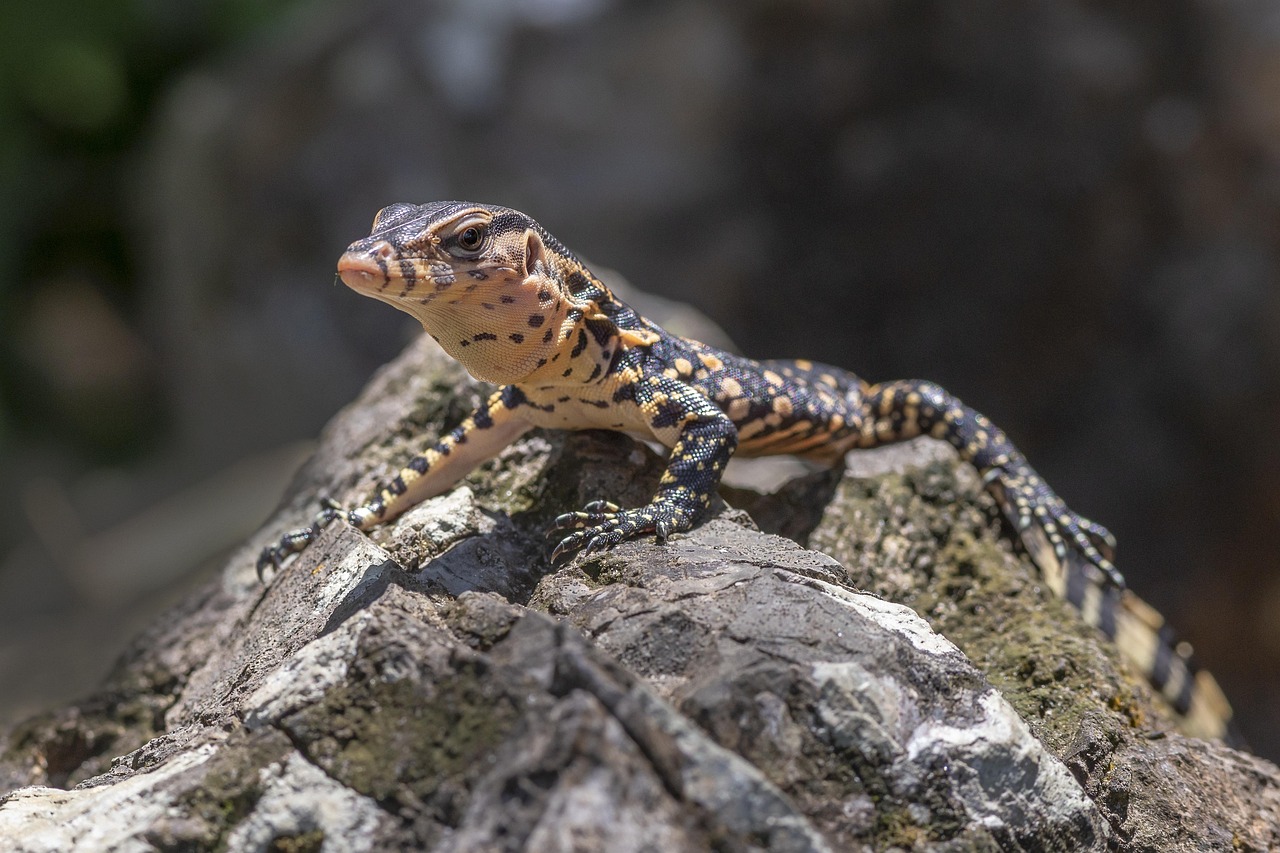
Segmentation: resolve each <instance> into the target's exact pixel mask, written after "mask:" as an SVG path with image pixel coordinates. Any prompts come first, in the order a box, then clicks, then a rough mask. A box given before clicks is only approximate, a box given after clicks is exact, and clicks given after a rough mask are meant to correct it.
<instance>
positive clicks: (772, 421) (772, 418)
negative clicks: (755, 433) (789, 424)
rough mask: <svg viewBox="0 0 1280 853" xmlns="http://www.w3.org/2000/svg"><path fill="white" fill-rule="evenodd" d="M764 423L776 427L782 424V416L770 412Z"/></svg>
mask: <svg viewBox="0 0 1280 853" xmlns="http://www.w3.org/2000/svg"><path fill="white" fill-rule="evenodd" d="M764 422H765V425H766V426H771V427H776V426H777V425H778V424H780V423H782V415H780V414H778V413H777V412H770V413H769V414H767V415H765V416H764Z"/></svg>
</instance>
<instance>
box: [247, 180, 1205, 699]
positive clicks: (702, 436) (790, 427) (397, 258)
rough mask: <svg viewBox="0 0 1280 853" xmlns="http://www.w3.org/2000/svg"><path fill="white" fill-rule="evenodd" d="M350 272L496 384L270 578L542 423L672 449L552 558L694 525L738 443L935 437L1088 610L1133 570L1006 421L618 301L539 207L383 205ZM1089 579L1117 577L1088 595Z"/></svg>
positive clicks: (837, 444)
mask: <svg viewBox="0 0 1280 853" xmlns="http://www.w3.org/2000/svg"><path fill="white" fill-rule="evenodd" d="M338 268H339V274H340V276H341V277H342V279H343V281H344V282H345V283H346V284H347V285H348V286H350V287H352V288H353V289H355V290H357V291H359V292H361V293H363V294H365V295H367V296H371V297H374V298H376V299H380V300H382V301H385V302H388V303H390V304H392V305H394V306H395V307H397V308H399V309H401V310H403V311H406V312H408V313H410V314H413V315H414V317H416V318H417V319H418V320H419V321H420V322H421V323H422V325H423V327H424V329H425V330H426V331H427V333H428V334H430V335H431V336H432V337H433V338H434V339H435V340H436V341H437V342H438V343H439V344H440V345H441V346H442V347H443V348H444V349H445V350H446V351H447V352H448V353H449V354H450V355H451V356H453V357H454V358H456V359H457V360H458V361H460V362H461V363H462V364H463V366H464V367H466V368H467V369H468V371H470V372H471V373H472V375H474V376H475V377H476V378H478V379H482V380H485V381H490V382H494V383H496V384H498V385H500V386H501V387H500V389H499V390H498V391H497V392H496V393H495V394H494V395H493V396H492V397H491V398H490V399H489V400H488V401H487V403H486V404H485V405H483V406H482V407H481V408H480V409H479V410H478V411H477V412H476V413H475V414H473V415H472V416H471V417H470V418H468V419H467V420H466V421H464V422H463V423H462V424H461V425H460V426H459V427H458V428H457V429H455V430H453V431H452V432H451V433H450V434H449V435H446V436H445V437H443V438H442V439H440V441H439V442H437V443H436V444H435V445H434V446H433V447H431V448H429V449H427V450H426V451H424V452H423V453H422V454H421V455H419V456H417V457H415V458H414V459H412V460H411V461H410V462H409V463H408V465H407V466H406V467H405V468H403V469H402V470H401V471H400V473H399V474H398V475H397V476H396V477H394V478H393V479H392V480H391V481H390V482H389V483H387V484H385V485H383V486H382V487H381V488H380V489H379V490H378V491H377V492H376V493H375V495H374V497H373V498H372V499H371V500H370V501H369V502H368V503H366V504H364V505H363V506H359V507H356V508H354V509H350V510H344V509H342V508H340V507H338V506H336V505H334V504H332V503H330V502H325V503H324V504H323V509H322V510H321V512H320V514H319V515H317V516H316V519H315V521H314V523H313V524H312V525H311V526H310V527H307V528H302V529H300V530H295V531H293V532H291V533H288V534H286V535H285V536H283V537H282V538H281V539H280V540H279V542H278V543H277V544H276V545H275V546H273V547H270V548H267V549H265V550H264V551H263V553H262V556H261V558H260V559H259V561H258V569H259V574H261V572H262V570H263V569H264V568H265V567H266V566H268V565H274V566H277V567H278V566H279V565H280V563H281V561H282V560H283V559H285V558H286V557H287V556H288V555H290V554H292V553H295V552H297V551H300V550H302V549H303V548H305V547H306V546H307V545H308V544H309V543H310V542H311V541H312V540H313V539H314V538H315V537H316V536H317V535H318V533H319V531H320V530H321V529H322V528H324V527H325V526H326V525H328V524H329V523H331V522H332V521H333V520H334V519H336V518H338V517H344V518H345V519H346V520H347V521H348V522H349V523H351V524H352V525H354V526H356V527H358V528H360V529H362V530H367V529H369V528H370V527H373V526H374V525H376V524H379V523H382V522H385V521H388V520H390V519H392V518H394V517H395V516H397V515H399V514H400V513H401V512H403V511H404V510H405V509H407V508H408V507H410V506H413V505H414V504H416V503H418V502H419V501H421V500H423V499H425V498H427V497H431V496H433V495H437V494H440V493H441V492H444V491H445V490H447V489H448V488H449V487H450V486H451V485H453V483H455V482H456V481H457V480H458V479H460V478H461V477H463V476H465V475H466V474H467V473H468V472H469V471H470V470H471V469H473V468H474V467H476V466H477V465H479V464H480V463H481V462H483V461H484V460H485V459H488V458H490V457H491V456H493V455H494V454H496V453H497V452H498V451H500V450H501V449H502V448H504V447H506V446H507V445H508V444H510V443H511V442H512V441H514V440H515V439H516V438H517V437H519V436H520V435H521V434H522V433H523V432H525V431H526V430H528V429H531V428H533V427H546V428H555V429H593V428H595V429H612V430H618V431H623V432H627V433H630V434H633V435H638V436H640V437H643V438H648V439H656V440H657V441H659V442H661V443H662V444H664V445H666V446H668V447H670V448H671V456H670V459H669V461H668V464H667V470H666V472H665V473H664V475H663V477H662V480H661V483H660V485H659V488H658V491H657V494H655V495H654V497H653V499H652V500H651V501H650V502H649V503H648V504H646V505H645V506H642V507H635V508H625V509H624V508H620V507H618V506H616V505H614V504H612V503H609V502H607V501H604V500H601V501H595V502H593V503H591V504H589V505H588V506H586V507H585V508H584V509H583V510H582V511H580V512H570V513H566V514H564V515H561V516H559V517H558V518H557V519H556V521H555V524H554V526H553V529H552V531H551V534H552V535H554V536H558V537H561V538H560V542H559V544H558V545H557V546H556V547H555V549H554V551H553V552H552V559H553V560H555V561H559V560H562V559H565V558H567V557H569V556H571V555H573V554H574V553H579V552H581V553H584V554H585V553H590V552H593V551H597V550H600V549H605V548H610V547H612V546H614V545H616V544H618V543H619V542H623V541H625V540H627V539H630V538H633V537H636V536H639V535H643V534H648V533H653V534H656V536H657V538H658V539H659V540H660V541H661V540H664V539H666V538H667V537H668V536H670V535H671V534H673V533H679V532H682V531H685V530H688V529H689V528H690V527H692V526H693V525H694V524H695V523H696V522H697V521H698V520H699V519H700V518H701V517H702V516H703V515H704V514H705V513H706V511H707V508H708V506H709V505H710V503H711V499H712V496H713V495H714V494H715V491H716V489H717V487H718V485H719V483H720V478H721V475H722V473H723V471H724V467H725V465H726V463H727V462H728V461H729V458H730V457H731V456H733V455H734V454H735V452H736V453H737V454H740V455H747V456H761V455H771V454H795V455H798V456H803V457H807V458H811V459H817V460H822V461H826V462H829V463H832V464H835V463H839V462H840V460H842V459H843V456H844V454H845V453H846V452H847V451H849V450H853V449H856V448H867V447H874V446H877V445H881V444H888V443H891V442H897V441H903V440H906V439H909V438H912V437H915V436H917V435H931V436H934V437H935V438H939V439H942V440H944V441H947V442H949V443H950V444H951V445H952V446H954V447H955V448H956V450H957V451H959V454H960V456H961V457H962V458H963V459H964V460H966V461H968V462H970V463H972V464H973V465H974V466H975V467H976V468H977V469H978V470H979V471H980V472H981V474H982V476H983V479H984V482H985V483H986V484H987V486H988V488H989V489H990V490H991V491H992V492H993V494H994V495H995V496H996V498H997V500H998V501H999V503H1000V505H1001V507H1002V508H1003V509H1004V511H1005V513H1006V514H1007V515H1008V516H1009V518H1010V519H1011V521H1012V522H1013V523H1014V524H1015V525H1016V527H1017V529H1018V531H1019V533H1020V534H1021V536H1022V538H1023V540H1024V541H1025V542H1027V544H1028V546H1029V549H1030V550H1031V551H1032V555H1033V556H1034V557H1035V558H1036V561H1037V563H1038V564H1039V565H1040V567H1041V569H1042V571H1044V572H1045V575H1046V578H1047V580H1048V581H1049V584H1050V586H1051V587H1053V588H1054V589H1055V590H1056V591H1058V592H1059V593H1060V594H1063V595H1066V596H1067V597H1068V598H1069V599H1070V598H1073V596H1074V598H1075V599H1076V600H1073V601H1072V603H1073V604H1075V605H1076V606H1077V607H1080V608H1081V609H1082V612H1086V616H1087V618H1090V617H1089V613H1088V611H1090V608H1092V609H1093V610H1095V611H1097V612H1096V613H1094V614H1093V615H1092V617H1091V618H1092V619H1093V624H1095V625H1101V626H1103V627H1104V629H1105V628H1106V627H1107V626H1108V625H1109V626H1110V629H1111V630H1110V631H1108V633H1109V634H1111V635H1112V636H1114V635H1115V634H1116V613H1117V608H1118V606H1119V605H1118V602H1119V601H1120V593H1119V590H1120V588H1121V587H1122V586H1123V579H1122V577H1121V575H1120V573H1119V572H1118V571H1117V570H1116V568H1115V566H1114V565H1112V562H1111V560H1112V554H1113V550H1114V544H1115V543H1114V539H1113V538H1112V536H1111V534H1110V533H1109V532H1107V530H1106V529H1105V528H1103V527H1102V526H1100V525H1098V524H1095V523H1094V522H1092V521H1089V520H1088V519H1085V518H1083V517H1081V516H1080V515H1077V514H1076V513H1074V512H1072V511H1071V510H1070V509H1068V508H1067V506H1066V505H1065V504H1064V503H1063V501H1062V499H1061V498H1059V497H1058V496H1057V494H1055V493H1054V492H1053V490H1052V489H1050V488H1049V486H1048V484H1047V483H1045V481H1044V480H1043V479H1042V478H1041V477H1040V476H1039V475H1038V474H1036V472H1035V471H1034V470H1033V469H1032V468H1031V466H1030V465H1028V464H1027V460H1026V459H1025V458H1024V457H1023V456H1022V454H1021V453H1019V452H1018V450H1017V449H1016V448H1015V447H1014V446H1013V444H1012V443H1010V441H1009V439H1008V438H1007V437H1006V436H1005V434H1004V433H1003V432H1002V431H1001V430H999V429H998V428H996V427H995V426H994V425H993V424H992V423H991V422H990V421H989V420H987V418H985V417H984V416H983V415H981V414H979V413H978V412H976V411H974V410H973V409H970V408H968V407H967V406H965V405H964V404H962V403H961V402H960V401H959V400H957V399H956V398H955V397H953V396H951V395H950V394H949V393H947V392H946V391H944V390H943V389H942V388H940V387H938V386H937V385H935V384H933V383H931V382H925V381H919V380H907V381H897V382H889V383H883V384H876V385H872V384H868V383H866V382H864V381H863V380H861V379H859V378H858V377H857V376H855V375H854V374H852V373H849V372H847V371H845V370H841V369H839V368H835V367H829V366H826V365H821V364H814V363H811V362H808V361H803V360H797V361H753V360H751V359H748V358H743V357H741V356H737V355H733V354H730V353H725V352H721V351H719V350H716V349H714V348H712V347H709V346H707V345H706V344H702V343H699V342H697V341H693V340H688V339H685V338H680V337H677V336H675V335H671V334H669V333H667V332H666V331H664V330H663V329H661V328H660V327H658V326H656V325H654V324H653V323H651V322H649V321H648V320H646V319H644V318H643V317H641V316H640V315H639V314H637V313H636V312H635V311H634V310H632V309H631V308H630V307H629V306H628V305H626V304H625V303H623V302H622V301H621V300H619V299H617V298H616V297H615V296H614V295H613V294H612V293H611V292H610V291H609V290H608V288H607V287H605V285H604V284H603V283H601V282H600V280H599V279H597V278H596V277H595V276H594V275H593V274H592V273H591V272H590V271H589V270H588V269H587V268H586V267H585V266H583V264H582V263H581V262H580V261H579V260H578V259H577V258H576V257H574V255H573V254H572V253H571V252H570V251H569V250H568V249H566V248H565V247H564V246H563V245H562V244H561V243H560V242H559V241H558V240H556V239H555V237H553V236H552V235H551V234H549V233H548V232H547V231H546V230H545V229H543V228H542V226H541V225H539V224H538V223H537V222H535V221H534V220H533V219H531V218H529V217H528V216H526V215H525V214H522V213H520V212H518V211H514V210H511V209H508V208H503V207H497V206H493V205H480V204H474V203H470V202H436V203H432V204H428V205H421V206H418V205H408V204H396V205H391V206H390V207H387V208H384V209H383V210H382V211H380V212H379V214H378V216H377V218H376V219H375V220H374V227H373V233H372V234H371V235H370V236H369V237H367V238H365V239H363V240H359V241H357V242H356V243H353V244H352V245H351V247H350V248H349V249H348V250H347V252H346V253H345V254H344V255H343V256H342V258H341V259H340V260H339V265H338ZM1082 589H1092V590H1109V591H1108V592H1105V593H1104V594H1102V597H1101V598H1100V599H1097V598H1095V599H1090V600H1089V601H1086V595H1085V593H1084V592H1081V590H1082ZM1126 595H1127V593H1126ZM1098 601H1101V604H1097V602H1098ZM1095 605H1096V606H1095ZM1165 646H1168V643H1164V644H1162V645H1161V648H1164V647H1165ZM1152 655H1153V660H1150V661H1147V662H1146V663H1145V664H1144V667H1145V669H1146V670H1147V672H1148V674H1150V673H1151V672H1152V671H1155V670H1158V669H1159V668H1160V665H1161V663H1162V662H1163V663H1164V664H1167V663H1168V661H1167V658H1168V654H1167V653H1166V654H1164V655H1163V657H1162V656H1161V654H1160V653H1159V652H1158V651H1156V652H1152ZM1191 673H1192V671H1191V670H1190V668H1189V664H1187V669H1186V671H1185V672H1183V673H1182V674H1181V676H1167V677H1166V681H1170V682H1171V684H1170V689H1171V690H1175V691H1176V692H1177V693H1178V696H1177V698H1176V699H1175V701H1176V703H1177V704H1179V705H1183V706H1185V705H1186V704H1188V703H1189V701H1190V700H1189V699H1188V698H1187V696H1186V695H1183V694H1185V693H1187V692H1188V691H1189V690H1190V687H1189V685H1190V682H1191ZM1179 678H1180V679H1181V680H1178V679H1179ZM1164 686H1165V685H1164V684H1157V687H1164Z"/></svg>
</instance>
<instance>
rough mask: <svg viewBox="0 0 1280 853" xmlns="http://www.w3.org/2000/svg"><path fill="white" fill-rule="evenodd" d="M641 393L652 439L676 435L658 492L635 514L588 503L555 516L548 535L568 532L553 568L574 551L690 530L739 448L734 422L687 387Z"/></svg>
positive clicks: (671, 385)
mask: <svg viewBox="0 0 1280 853" xmlns="http://www.w3.org/2000/svg"><path fill="white" fill-rule="evenodd" d="M643 388H644V390H643V391H638V392H637V403H639V404H640V408H641V409H642V410H644V412H645V414H646V415H647V416H648V417H649V420H650V426H651V427H652V428H653V430H654V433H655V435H657V436H659V437H660V436H661V435H662V434H663V433H664V432H665V431H667V430H673V429H674V430H679V432H678V437H677V438H676V440H675V442H674V443H673V444H672V447H671V456H670V458H669V459H668V460H667V470H666V471H665V472H663V475H662V479H661V480H660V481H659V485H658V491H657V493H656V494H655V495H654V496H653V500H651V501H649V503H648V504H646V505H645V506H642V507H638V508H635V509H622V508H620V507H618V506H617V505H615V504H612V503H609V502H607V501H593V502H592V503H590V504H588V505H587V506H586V507H585V508H584V509H583V510H582V511H581V512H569V513H565V514H564V515H561V516H559V517H558V518H557V519H556V520H555V523H554V525H553V526H552V528H551V531H550V535H552V536H555V535H557V534H560V533H564V532H566V531H573V532H571V533H569V534H568V535H567V536H565V537H564V538H563V539H562V540H561V541H560V544H558V545H557V546H556V548H555V550H554V551H552V553H551V560H552V562H553V563H554V562H558V561H559V560H561V559H562V558H564V557H568V556H569V555H571V554H573V553H574V552H576V551H579V550H581V551H582V552H583V553H584V554H590V553H592V552H595V551H600V550H605V549H608V548H612V547H613V546H614V545H617V544H618V543H620V542H623V541H625V540H627V539H631V538H633V537H635V536H639V535H641V534H643V533H656V534H657V537H658V541H662V540H665V539H666V538H667V537H668V536H669V535H671V534H672V533H680V532H683V531H685V530H688V529H689V528H691V527H693V525H694V524H695V523H696V522H697V521H698V519H699V518H701V517H702V516H703V514H705V513H706V511H707V508H708V507H709V506H710V505H711V498H712V496H713V495H714V494H715V491H716V488H717V487H718V486H719V485H720V478H721V476H722V475H723V474H724V467H725V465H727V464H728V462H729V457H731V456H732V455H733V451H734V450H735V449H736V448H737V446H738V430H737V428H736V427H735V426H734V425H733V421H731V420H729V418H728V417H726V416H725V415H724V413H722V412H721V411H720V410H719V409H718V408H716V407H715V406H714V405H713V404H712V403H711V402H710V401H708V400H707V399H706V398H705V397H703V396H702V395H700V394H699V393H698V392H697V391H695V390H693V389H692V388H690V387H689V386H688V385H684V384H682V383H679V382H675V381H669V380H663V381H662V382H661V383H659V385H658V387H657V388H653V387H651V386H649V385H647V384H646V385H645V386H643Z"/></svg>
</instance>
